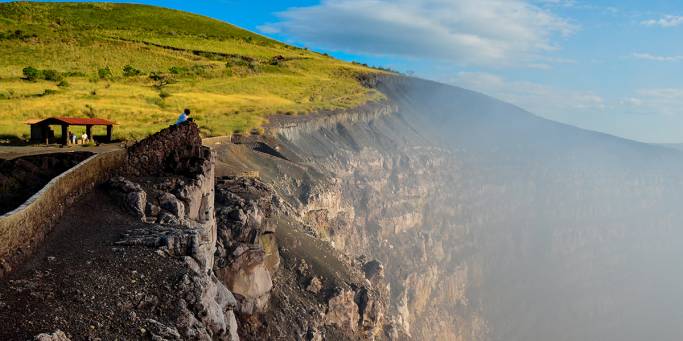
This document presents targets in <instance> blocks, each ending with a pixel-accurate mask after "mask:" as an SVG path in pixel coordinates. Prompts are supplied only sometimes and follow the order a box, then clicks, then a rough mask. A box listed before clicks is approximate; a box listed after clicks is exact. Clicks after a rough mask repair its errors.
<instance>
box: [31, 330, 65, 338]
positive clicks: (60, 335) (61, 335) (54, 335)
mask: <svg viewBox="0 0 683 341" xmlns="http://www.w3.org/2000/svg"><path fill="white" fill-rule="evenodd" d="M33 339H34V340H35V341H71V339H70V338H68V337H67V336H66V334H64V332H63V331H61V330H59V329H57V331H55V332H54V333H52V334H47V333H43V334H39V335H38V336H36V337H35V338H33Z"/></svg>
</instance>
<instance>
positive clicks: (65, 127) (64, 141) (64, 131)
mask: <svg viewBox="0 0 683 341" xmlns="http://www.w3.org/2000/svg"><path fill="white" fill-rule="evenodd" d="M68 132H69V125H68V124H62V144H63V145H65V146H66V145H67V144H68V143H69V141H68V139H69V133H68Z"/></svg>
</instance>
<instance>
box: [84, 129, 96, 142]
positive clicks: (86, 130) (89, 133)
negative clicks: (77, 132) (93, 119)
mask: <svg viewBox="0 0 683 341" xmlns="http://www.w3.org/2000/svg"><path fill="white" fill-rule="evenodd" d="M85 134H86V135H88V139H89V140H90V141H95V139H93V138H92V125H87V126H85Z"/></svg>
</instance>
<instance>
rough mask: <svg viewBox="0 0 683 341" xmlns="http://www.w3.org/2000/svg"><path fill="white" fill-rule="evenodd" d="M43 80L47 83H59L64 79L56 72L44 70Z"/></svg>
mask: <svg viewBox="0 0 683 341" xmlns="http://www.w3.org/2000/svg"><path fill="white" fill-rule="evenodd" d="M43 78H44V79H45V80H46V81H53V82H59V81H61V80H62V79H64V77H62V74H61V73H59V72H57V71H56V70H43Z"/></svg>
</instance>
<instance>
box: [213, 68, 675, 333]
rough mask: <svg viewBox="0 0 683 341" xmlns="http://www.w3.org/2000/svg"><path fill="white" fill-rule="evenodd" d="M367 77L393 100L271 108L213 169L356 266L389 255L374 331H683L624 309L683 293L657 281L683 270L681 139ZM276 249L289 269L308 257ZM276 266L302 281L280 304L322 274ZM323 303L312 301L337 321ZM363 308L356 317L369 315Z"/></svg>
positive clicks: (279, 281) (655, 307)
mask: <svg viewBox="0 0 683 341" xmlns="http://www.w3.org/2000/svg"><path fill="white" fill-rule="evenodd" d="M364 83H365V84H366V85H367V86H371V87H375V88H377V89H380V90H381V91H382V92H383V93H384V94H385V95H386V96H387V98H388V99H387V101H386V102H383V103H372V104H368V105H366V106H363V107H360V108H357V109H356V110H351V111H344V112H321V113H318V114H314V115H309V116H305V117H295V118H291V117H281V118H278V119H274V120H272V125H271V126H270V128H269V129H268V132H267V134H266V135H265V136H248V137H240V138H238V139H236V140H235V141H236V142H237V144H224V145H218V146H216V151H217V156H218V163H217V173H218V174H239V173H244V174H258V176H259V177H260V179H261V180H262V181H264V182H265V183H267V184H269V185H270V186H272V187H273V189H274V191H275V192H276V193H277V194H278V195H279V196H280V197H281V198H282V200H283V201H284V202H285V203H286V204H287V205H289V206H291V211H292V212H291V215H292V216H293V217H295V218H296V219H298V221H300V227H301V229H303V231H304V232H305V235H308V236H310V237H312V238H314V239H316V240H319V241H322V242H324V243H327V245H329V248H330V249H331V250H333V252H335V253H340V254H341V255H342V256H341V258H344V257H347V258H348V259H350V260H351V261H350V262H348V263H347V264H349V265H351V264H354V263H356V262H359V263H360V264H361V268H372V265H370V264H381V268H382V269H383V271H382V273H383V274H384V276H383V277H384V279H385V283H386V284H385V288H386V290H387V294H388V296H387V297H386V299H387V302H386V311H384V312H383V318H382V325H383V326H382V332H381V333H376V334H373V337H377V338H388V339H404V338H406V339H408V338H410V339H416V340H423V339H443V340H530V339H533V340H546V339H553V340H572V339H590V340H601V339H605V338H606V339H620V340H623V339H633V340H637V339H639V338H643V337H646V336H647V335H658V336H661V337H662V338H663V339H675V335H679V334H680V328H678V327H676V325H675V323H673V321H674V320H675V318H673V317H672V316H673V315H666V314H655V315H657V316H658V317H657V318H654V317H647V316H646V314H645V312H644V311H642V310H637V311H632V309H630V308H629V307H630V306H631V305H632V304H638V305H643V306H647V307H648V308H647V309H650V311H663V310H662V309H664V307H666V306H668V305H667V304H666V303H664V302H666V301H667V300H674V301H676V302H678V301H679V299H680V298H681V295H676V294H675V293H673V292H672V291H670V290H668V289H662V290H653V289H652V288H653V287H652V286H651V285H648V284H647V283H648V281H647V280H645V278H649V279H651V282H649V283H651V284H653V283H657V284H656V285H661V286H663V287H662V288H672V287H676V286H677V285H679V284H682V282H683V281H682V279H681V277H680V276H678V275H676V273H677V272H676V271H675V270H674V269H675V268H676V267H675V265H674V264H672V263H671V262H672V259H675V258H676V257H677V256H675V255H677V254H678V253H677V252H678V251H677V250H679V249H680V246H683V245H680V243H679V242H676V241H677V240H680V239H679V238H678V236H679V234H680V233H679V232H678V231H679V229H677V228H676V226H677V224H678V223H679V222H680V221H681V220H682V219H681V218H683V217H682V216H681V213H680V210H677V209H676V208H675V206H676V205H675V203H676V202H679V201H680V200H681V199H683V198H681V193H683V191H681V190H680V180H681V176H680V174H683V172H681V171H682V170H683V158H682V157H681V154H680V153H679V152H677V151H673V150H667V149H664V148H658V147H654V146H650V145H646V144H641V143H637V142H633V141H628V140H623V139H619V138H616V137H613V136H608V135H604V134H599V133H595V132H590V131H585V130H581V129H577V128H574V127H570V126H566V125H562V124H559V123H555V122H551V121H548V120H544V119H542V118H539V117H537V116H534V115H532V114H530V113H528V112H525V111H524V110H522V109H520V108H517V107H514V106H512V105H509V104H506V103H503V102H500V101H497V100H495V99H492V98H489V97H486V96H484V95H481V94H477V93H474V92H470V91H467V90H464V89H458V88H454V87H449V86H445V85H441V84H438V83H433V82H428V81H421V80H415V79H408V78H401V77H390V78H382V79H378V78H369V79H366V80H364ZM276 236H278V235H277V233H276ZM672 238H673V239H672ZM278 242H281V241H278ZM283 248H284V249H287V246H283V244H280V250H281V251H282V250H283ZM648 250H649V251H648ZM304 256H307V257H309V258H310V257H311V255H310V254H309V255H304ZM281 257H282V258H283V263H284V264H287V263H288V262H291V261H289V260H288V258H289V257H291V259H297V257H292V256H291V255H287V254H286V253H284V252H282V254H281ZM303 258H304V259H305V258H306V257H303ZM375 260H376V261H377V263H372V262H370V261H375ZM291 263H292V264H295V263H294V262H291ZM327 267H329V265H328V266H327ZM286 268H287V266H285V269H286ZM323 268H324V267H323ZM318 271H323V270H318ZM323 277H324V276H323ZM629 278H630V280H629ZM272 279H273V283H274V284H273V286H274V288H277V287H278V286H286V283H289V284H292V283H293V285H291V286H290V287H289V288H291V289H292V290H295V289H296V290H298V291H292V292H289V293H287V294H284V293H278V292H277V291H276V290H273V291H271V301H277V300H279V299H284V298H280V296H278V295H282V296H283V297H284V296H287V295H289V296H293V295H295V294H296V293H297V292H298V293H301V292H302V291H305V290H306V289H307V286H309V285H310V286H311V287H313V288H315V287H317V283H316V282H314V281H312V280H311V281H310V284H309V282H306V281H300V279H299V277H296V276H289V275H286V274H284V273H283V272H282V271H280V272H279V273H276V274H275V275H273V276H272ZM380 287H382V285H380ZM373 289H375V290H377V289H378V288H377V287H373ZM354 292H355V294H356V295H358V290H357V289H355V290H354ZM629 292H632V293H634V295H629V294H628V293H629ZM380 296H381V295H380ZM343 297H344V296H343V294H342V296H340V298H339V299H338V300H342V298H343ZM328 299H329V296H327V297H326V298H325V299H324V300H323V301H322V303H323V306H322V307H321V308H314V309H311V310H314V311H316V312H319V313H321V314H327V315H328V316H330V312H333V311H335V309H332V308H331V307H329V306H328V307H325V305H324V302H325V301H326V300H328ZM328 302H329V301H328ZM334 302H336V301H334ZM356 302H358V300H356ZM314 303H315V301H314V302H310V304H311V305H313V304H314ZM302 305H303V306H306V305H304V304H302ZM311 305H309V307H310V306H311ZM356 305H357V306H358V307H360V306H359V305H358V304H356ZM313 306H314V305H313ZM352 308H353V309H356V307H352ZM358 310H359V311H361V310H362V309H358ZM664 310H665V311H669V310H667V309H664ZM269 311H270V314H278V312H283V311H286V309H285V308H284V307H282V306H279V307H278V306H276V305H275V306H271V307H270V310H269ZM620 311H621V312H625V311H631V312H630V313H620ZM521 312H523V313H521ZM265 314H266V317H264V321H265V322H268V323H275V320H273V319H269V318H268V317H267V314H269V313H265ZM332 315H334V316H340V315H339V314H336V313H333V314H332ZM255 316H256V315H255ZM297 316H303V315H297ZM349 316H351V315H349ZM676 316H677V315H676ZM352 320H353V321H355V324H356V325H361V321H362V318H361V317H360V316H359V315H355V316H354V317H353V319H352ZM322 321H323V323H324V320H322ZM596 321H598V322H596ZM655 321H660V322H662V323H663V326H664V327H662V328H658V327H656V322H655ZM262 322H263V321H262ZM617 326H618V327H617ZM301 328H303V327H301ZM322 334H323V336H326V337H328V338H331V337H332V336H331V335H336V334H332V333H331V332H328V331H326V330H322ZM254 335H258V334H254ZM344 335H346V337H351V338H353V337H362V336H360V335H359V334H355V333H351V334H348V333H347V334H344Z"/></svg>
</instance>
